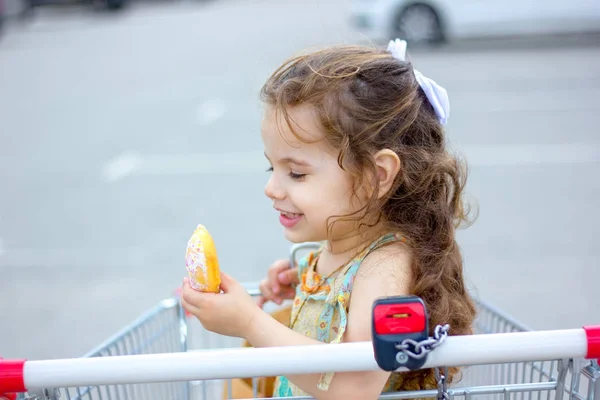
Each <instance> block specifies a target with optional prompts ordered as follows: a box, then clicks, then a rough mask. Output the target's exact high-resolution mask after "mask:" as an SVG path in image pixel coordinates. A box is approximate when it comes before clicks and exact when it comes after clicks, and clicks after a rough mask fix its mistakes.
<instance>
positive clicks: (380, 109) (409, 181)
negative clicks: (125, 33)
mask: <svg viewBox="0 0 600 400" xmlns="http://www.w3.org/2000/svg"><path fill="white" fill-rule="evenodd" d="M261 98H262V100H263V101H264V102H265V103H266V104H267V105H268V106H272V107H275V109H276V110H278V111H281V112H282V113H283V115H284V116H285V119H286V121H287V123H288V124H289V125H290V127H291V120H290V117H289V115H288V114H287V110H289V109H290V108H291V107H294V106H300V105H309V106H312V107H313V108H314V110H315V111H316V115H317V116H318V122H319V123H320V125H321V127H322V129H323V132H324V134H325V139H326V140H327V141H328V143H329V144H330V145H331V146H332V147H333V148H335V149H339V151H340V152H339V157H338V164H339V165H340V167H341V168H342V169H344V170H346V171H348V172H349V173H351V174H352V175H353V176H354V177H355V178H356V179H355V187H359V186H360V185H362V184H363V182H364V179H365V177H366V176H369V174H373V175H371V176H375V175H374V174H375V162H374V160H373V157H372V154H373V153H374V152H376V151H378V150H381V149H385V148H387V149H391V150H393V151H394V152H396V154H397V155H398V156H399V158H400V160H401V168H400V172H399V173H398V175H397V177H396V179H395V182H394V185H393V187H392V188H391V190H390V191H389V192H388V195H387V196H386V197H384V198H382V199H377V192H378V191H377V190H374V191H373V197H372V198H371V200H370V201H369V202H368V204H367V205H366V206H365V207H364V208H363V209H361V210H360V212H361V214H360V215H359V216H358V218H359V219H360V220H361V221H371V222H373V221H375V222H373V223H376V222H378V221H380V220H383V221H385V223H387V226H388V227H389V228H391V229H392V230H394V231H397V232H400V233H401V234H402V235H403V236H404V237H405V238H406V240H407V243H408V245H409V247H410V249H411V252H412V253H413V264H412V273H413V282H412V285H411V288H412V294H414V295H416V296H419V297H421V298H422V299H423V301H424V302H425V304H426V306H427V308H428V311H429V314H430V315H429V316H430V319H429V326H430V331H431V332H430V334H432V333H433V329H434V328H435V326H436V325H438V324H442V325H443V324H446V323H447V324H449V325H450V334H452V335H466V334H471V333H472V324H473V320H474V318H475V315H476V309H475V305H474V303H473V301H472V299H471V297H470V296H469V293H468V291H467V289H466V287H465V283H464V280H463V266H462V256H461V253H460V249H459V246H458V244H457V242H456V238H455V230H456V228H458V227H459V226H460V225H461V224H465V223H468V222H469V219H468V217H467V216H468V212H467V211H468V210H467V208H466V207H465V206H464V204H463V200H462V193H463V190H464V187H465V183H466V176H467V171H466V165H465V164H464V163H463V162H461V160H460V159H459V158H458V157H457V156H456V155H453V154H451V153H450V152H449V151H448V149H447V148H446V143H445V135H444V130H443V127H442V125H441V124H440V123H439V121H438V120H437V117H436V115H435V112H434V110H433V107H432V106H431V104H430V102H429V101H428V99H427V97H426V95H425V93H424V92H423V90H422V89H421V88H420V86H419V84H418V82H417V81H416V78H415V75H414V72H413V67H412V65H411V63H410V62H409V61H407V62H404V61H400V60H398V59H395V58H393V57H392V56H391V55H390V54H389V53H388V52H386V51H383V50H381V49H377V48H371V47H366V46H365V47H363V46H334V47H330V48H327V49H325V50H320V51H315V52H312V53H309V54H306V55H301V56H297V57H293V58H291V59H290V60H288V61H287V62H285V63H284V64H283V65H282V66H281V67H279V68H278V69H277V70H276V71H275V72H274V73H273V74H272V75H271V77H270V78H269V79H268V80H267V82H266V83H265V85H264V86H263V88H262V90H261ZM376 189H377V188H376ZM367 216H371V217H372V216H375V218H374V219H373V218H367ZM457 372H458V368H451V369H450V375H451V376H454V375H455V374H456V373H457ZM396 378H400V379H397V381H398V382H400V383H399V384H398V385H397V387H394V388H393V389H394V390H415V389H430V388H435V380H434V379H433V371H432V370H421V371H414V372H409V373H402V374H401V375H398V376H396ZM450 378H451V377H450Z"/></svg>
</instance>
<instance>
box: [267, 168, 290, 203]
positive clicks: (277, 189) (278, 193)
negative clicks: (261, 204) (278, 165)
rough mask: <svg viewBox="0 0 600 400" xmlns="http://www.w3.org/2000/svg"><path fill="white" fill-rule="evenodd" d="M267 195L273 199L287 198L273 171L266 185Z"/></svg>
mask: <svg viewBox="0 0 600 400" xmlns="http://www.w3.org/2000/svg"><path fill="white" fill-rule="evenodd" d="M265 195H266V196H267V197H268V198H270V199H271V200H283V199H284V198H285V191H284V189H283V188H282V187H281V185H280V184H279V182H278V180H277V177H276V176H275V174H273V173H272V174H271V176H270V177H269V180H268V182H267V186H265Z"/></svg>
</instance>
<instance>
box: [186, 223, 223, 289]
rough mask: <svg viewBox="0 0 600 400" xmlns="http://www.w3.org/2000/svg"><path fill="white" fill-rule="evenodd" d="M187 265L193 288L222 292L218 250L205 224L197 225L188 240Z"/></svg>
mask: <svg viewBox="0 0 600 400" xmlns="http://www.w3.org/2000/svg"><path fill="white" fill-rule="evenodd" d="M185 266H186V268H187V271H188V274H189V277H190V286H191V287H192V288H194V289H196V290H198V291H201V292H212V293H219V292H220V285H221V274H220V272H219V260H218V259H217V250H216V248H215V243H214V242H213V239H212V237H211V236H210V234H209V233H208V231H207V230H206V228H205V227H204V226H203V225H198V227H196V230H194V233H192V236H191V237H190V239H189V241H188V244H187V249H186V253H185Z"/></svg>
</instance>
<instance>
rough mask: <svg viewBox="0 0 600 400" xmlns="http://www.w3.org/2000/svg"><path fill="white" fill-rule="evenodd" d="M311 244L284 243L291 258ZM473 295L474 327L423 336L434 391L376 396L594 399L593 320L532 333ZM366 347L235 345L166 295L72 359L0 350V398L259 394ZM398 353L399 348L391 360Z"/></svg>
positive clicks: (597, 393) (599, 391)
mask: <svg viewBox="0 0 600 400" xmlns="http://www.w3.org/2000/svg"><path fill="white" fill-rule="evenodd" d="M314 245H315V244H314V243H309V244H303V245H300V246H293V248H292V252H291V258H292V259H295V258H296V257H297V253H298V251H299V250H302V249H306V248H311V247H312V246H314ZM257 287H258V286H257V285H256V284H252V283H248V284H246V288H247V289H248V291H249V293H250V294H251V295H253V296H258V295H259V291H258V288H257ZM475 302H476V305H477V308H478V317H477V319H476V321H475V325H474V328H475V335H471V336H463V337H460V336H448V337H442V338H441V339H445V340H440V338H439V337H438V338H436V339H437V341H436V340H433V342H435V343H436V346H430V348H429V349H428V350H429V354H428V356H427V357H426V361H425V364H424V365H423V366H422V368H434V369H435V373H436V377H437V378H438V388H437V390H421V391H410V392H408V391H407V392H397V393H386V394H383V395H381V397H380V399H388V400H391V399H417V398H434V399H438V400H453V399H454V398H456V397H462V398H464V399H465V400H471V399H472V398H474V397H476V398H479V397H481V396H485V397H486V398H489V397H491V398H493V399H498V400H511V399H514V400H524V399H527V400H533V399H535V400H542V399H544V400H562V399H563V398H564V397H565V396H568V398H569V399H577V400H600V367H599V365H598V360H597V359H598V358H600V326H590V327H584V328H582V329H569V330H554V331H538V332H536V331H532V330H531V329H529V328H528V327H526V326H524V325H522V324H520V323H519V322H517V321H515V320H513V319H512V318H511V317H510V316H508V315H505V314H504V313H503V312H501V311H500V310H498V309H497V308H495V307H493V306H492V305H490V304H488V303H486V302H485V301H483V300H481V299H475ZM450 329H451V328H450ZM442 336H443V335H442ZM429 341H430V343H432V340H431V338H430V339H429ZM424 347H427V346H424ZM374 348H375V346H374V343H371V342H364V343H344V344H336V345H326V346H323V345H319V346H297V347H296V346H290V347H282V348H261V349H254V348H247V347H246V348H244V347H242V342H241V340H239V339H236V338H231V337H225V336H220V335H217V334H214V333H212V332H208V331H205V330H203V329H202V327H201V325H200V324H199V323H198V322H197V321H196V320H195V319H188V316H187V315H186V313H185V312H184V310H183V309H182V307H181V304H180V302H179V297H178V296H175V297H173V298H168V299H166V300H164V301H162V302H161V303H160V304H158V305H157V306H156V307H154V308H153V309H152V310H149V311H148V312H146V313H145V314H143V315H141V316H140V317H139V318H138V319H137V320H136V321H134V322H133V323H132V324H130V325H129V326H127V327H125V328H124V329H122V330H121V331H120V332H118V333H117V334H115V335H114V336H113V337H111V338H109V339H108V340H107V341H106V342H105V343H103V344H101V345H100V346H98V347H97V348H96V349H94V350H92V351H90V352H89V353H88V354H86V355H84V356H83V357H82V358H77V359H65V360H45V361H24V360H1V359H0V398H1V397H2V394H3V393H7V392H19V394H18V395H15V394H11V395H5V396H7V398H9V399H10V398H16V399H23V400H24V399H27V400H34V399H35V400H57V399H60V400H65V399H68V400H88V399H90V400H91V399H94V400H96V399H98V400H100V399H109V400H112V399H123V400H131V399H136V400H138V399H139V400H152V399H156V400H167V399H168V400H196V399H198V400H220V399H228V398H237V399H239V398H247V399H258V398H263V397H260V395H261V392H260V391H261V390H262V389H263V387H261V386H260V384H259V383H260V380H259V377H269V376H277V375H285V374H293V373H318V372H325V371H332V370H334V371H365V370H373V369H376V368H379V365H378V364H377V362H376V361H375V358H376V357H374V355H375V356H377V350H374ZM413 349H414V348H413ZM313 350H314V351H313ZM308 353H311V359H310V360H309V361H307V359H306V354H308ZM374 353H375V354H374ZM398 355H402V354H401V352H398V353H397V354H396V359H398ZM449 366H462V367H464V368H463V371H462V379H461V380H460V381H459V382H458V383H455V384H454V383H453V384H451V385H449V384H447V382H446V381H445V375H444V374H445V372H446V367H449ZM403 369H404V370H406V368H400V369H399V370H403ZM234 381H237V382H240V381H241V382H243V383H244V385H247V388H248V393H246V394H245V395H244V397H240V393H237V394H236V393H234V392H235V388H234V384H233V383H234ZM273 399H275V398H273ZM293 399H296V400H302V399H309V397H294V398H293Z"/></svg>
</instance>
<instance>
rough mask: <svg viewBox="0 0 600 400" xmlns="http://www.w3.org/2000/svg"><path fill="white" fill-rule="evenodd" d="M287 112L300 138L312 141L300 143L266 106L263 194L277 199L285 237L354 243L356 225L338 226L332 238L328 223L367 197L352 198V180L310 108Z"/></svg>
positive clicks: (285, 123)
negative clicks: (267, 174) (266, 172)
mask: <svg viewBox="0 0 600 400" xmlns="http://www.w3.org/2000/svg"><path fill="white" fill-rule="evenodd" d="M288 114H289V116H290V117H291V120H292V122H291V123H292V124H293V129H294V131H295V132H296V134H298V135H299V136H301V137H302V139H303V140H308V141H310V142H311V143H305V142H303V141H300V140H299V139H298V138H297V137H296V136H295V135H294V133H293V132H292V130H291V129H290V127H289V126H288V124H287V122H286V120H285V118H284V117H283V115H282V114H281V113H280V112H276V111H275V109H274V108H272V107H268V108H267V110H266V112H265V115H264V118H263V121H262V127H261V128H262V134H261V136H262V141H263V144H264V149H265V156H266V157H267V159H268V161H269V164H270V166H271V170H270V171H271V172H270V174H271V176H270V178H269V181H268V182H267V186H266V187H265V194H266V195H267V197H269V198H270V199H271V200H272V201H273V208H275V209H276V210H277V212H278V216H279V221H280V222H281V225H282V226H283V228H284V232H285V237H286V239H288V240H289V241H291V242H293V243H300V242H308V241H322V240H326V239H330V243H331V242H333V241H336V240H337V241H346V240H351V238H353V237H356V236H357V234H358V232H357V229H356V227H357V223H356V222H354V221H341V222H336V223H335V224H334V227H333V230H332V232H331V236H330V237H328V234H327V233H328V232H327V223H328V222H329V223H331V222H333V221H334V220H333V219H331V220H328V218H329V217H332V216H345V215H348V214H351V213H352V212H354V211H356V210H358V209H360V207H361V206H362V205H363V204H364V202H363V201H365V200H366V199H365V198H364V196H360V195H359V196H360V197H361V199H358V198H357V197H356V196H353V190H352V177H351V175H350V174H348V173H347V172H345V171H343V170H342V169H341V168H340V166H339V165H338V162H337V156H338V153H339V152H338V151H337V150H335V149H332V148H331V146H329V145H328V144H327V142H326V141H325V140H323V133H322V130H321V128H320V127H319V125H318V124H317V123H316V117H315V114H314V112H313V110H312V108H310V107H308V106H299V107H295V108H292V109H290V110H288ZM331 244H332V245H333V243H331Z"/></svg>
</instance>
